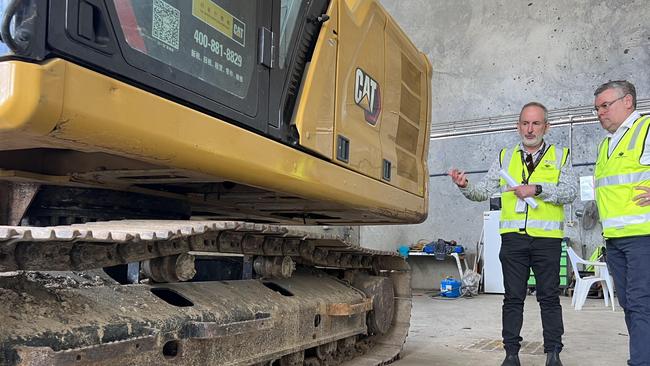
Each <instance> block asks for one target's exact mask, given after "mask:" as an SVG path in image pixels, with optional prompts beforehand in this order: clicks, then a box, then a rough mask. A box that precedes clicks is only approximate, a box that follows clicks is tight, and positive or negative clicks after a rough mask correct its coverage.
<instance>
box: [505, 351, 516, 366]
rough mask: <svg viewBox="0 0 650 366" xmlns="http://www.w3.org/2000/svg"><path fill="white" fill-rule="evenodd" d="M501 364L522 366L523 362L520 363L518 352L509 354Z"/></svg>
mask: <svg viewBox="0 0 650 366" xmlns="http://www.w3.org/2000/svg"><path fill="white" fill-rule="evenodd" d="M501 366H521V363H519V355H518V354H516V353H514V354H507V355H506V358H505V359H504V360H503V362H502V363H501Z"/></svg>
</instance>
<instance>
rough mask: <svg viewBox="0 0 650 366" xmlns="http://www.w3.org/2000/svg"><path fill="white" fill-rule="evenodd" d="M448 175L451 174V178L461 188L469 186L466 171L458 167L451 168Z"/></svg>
mask: <svg viewBox="0 0 650 366" xmlns="http://www.w3.org/2000/svg"><path fill="white" fill-rule="evenodd" d="M447 175H449V176H450V177H451V180H452V181H453V182H454V183H455V184H456V185H457V186H459V187H460V188H465V187H467V177H466V176H465V172H461V171H460V170H458V169H456V168H451V169H449V172H447Z"/></svg>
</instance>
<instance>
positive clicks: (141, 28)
mask: <svg viewBox="0 0 650 366" xmlns="http://www.w3.org/2000/svg"><path fill="white" fill-rule="evenodd" d="M113 2H114V4H115V8H116V11H117V14H118V17H119V20H120V27H121V28H122V31H123V33H124V36H125V38H126V42H127V43H128V44H129V46H130V47H131V48H133V49H135V50H137V51H138V52H141V53H143V54H145V55H147V56H149V57H152V58H154V59H156V60H158V61H161V62H163V63H165V64H167V65H169V66H171V67H173V68H175V69H178V70H181V71H183V72H185V73H187V74H190V75H192V76H193V77H196V78H199V79H201V80H203V81H205V82H206V83H208V84H210V85H213V86H215V87H217V88H219V89H221V90H224V91H226V92H228V93H230V94H233V95H235V96H237V97H239V98H244V97H246V95H247V94H248V91H249V88H250V87H251V80H252V78H253V72H254V71H255V65H256V47H257V45H256V42H255V40H256V34H255V31H256V30H255V22H256V19H255V11H256V2H254V1H241V0H218V1H215V0H113Z"/></svg>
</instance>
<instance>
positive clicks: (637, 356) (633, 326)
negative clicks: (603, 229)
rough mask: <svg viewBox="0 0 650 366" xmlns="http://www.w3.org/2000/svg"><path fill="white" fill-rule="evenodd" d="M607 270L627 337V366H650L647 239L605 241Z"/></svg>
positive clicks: (649, 254) (649, 245) (649, 241)
mask: <svg viewBox="0 0 650 366" xmlns="http://www.w3.org/2000/svg"><path fill="white" fill-rule="evenodd" d="M607 267H608V268H609V271H610V273H611V275H612V277H613V278H614V286H615V288H616V293H617V294H618V303H619V304H621V307H622V308H623V311H625V323H626V325H627V331H628V333H629V334H630V360H629V361H628V365H633V366H650V237H649V236H636V237H629V238H619V239H609V240H607Z"/></svg>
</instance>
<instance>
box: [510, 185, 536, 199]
mask: <svg viewBox="0 0 650 366" xmlns="http://www.w3.org/2000/svg"><path fill="white" fill-rule="evenodd" d="M507 190H508V191H514V192H515V196H517V197H519V198H520V199H522V200H523V199H524V198H526V197H533V196H535V190H536V187H535V185H534V184H524V185H521V186H516V187H508V189H507Z"/></svg>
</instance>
